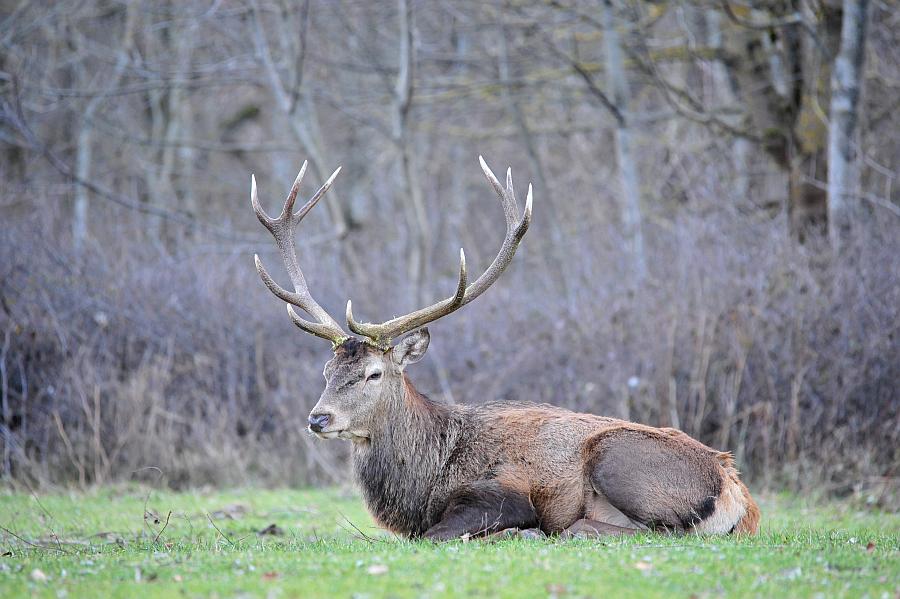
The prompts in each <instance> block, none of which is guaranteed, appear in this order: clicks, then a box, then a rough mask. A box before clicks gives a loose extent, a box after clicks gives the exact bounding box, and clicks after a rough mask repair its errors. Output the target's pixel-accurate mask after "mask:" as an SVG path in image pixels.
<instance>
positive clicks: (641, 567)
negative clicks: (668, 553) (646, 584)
mask: <svg viewBox="0 0 900 599" xmlns="http://www.w3.org/2000/svg"><path fill="white" fill-rule="evenodd" d="M634 567H635V568H637V569H638V570H641V571H642V572H646V571H648V570H652V569H653V564H650V563H648V562H645V561H639V562H635V563H634Z"/></svg>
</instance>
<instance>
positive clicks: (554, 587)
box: [545, 584, 569, 597]
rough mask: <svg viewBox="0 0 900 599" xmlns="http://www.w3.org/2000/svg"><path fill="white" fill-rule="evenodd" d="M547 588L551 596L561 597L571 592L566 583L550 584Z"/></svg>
mask: <svg viewBox="0 0 900 599" xmlns="http://www.w3.org/2000/svg"><path fill="white" fill-rule="evenodd" d="M545 588H546V590H547V594H548V595H550V596H551V597H561V596H563V595H565V594H567V593H568V592H569V589H568V588H566V585H564V584H548V585H547V586H546V587H545Z"/></svg>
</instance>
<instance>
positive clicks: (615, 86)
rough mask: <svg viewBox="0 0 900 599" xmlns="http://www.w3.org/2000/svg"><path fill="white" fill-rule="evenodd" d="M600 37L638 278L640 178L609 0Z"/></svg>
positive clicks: (643, 266)
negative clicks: (602, 43)
mask: <svg viewBox="0 0 900 599" xmlns="http://www.w3.org/2000/svg"><path fill="white" fill-rule="evenodd" d="M603 41H604V44H605V50H606V76H607V85H608V86H609V90H610V92H611V95H612V97H613V103H614V104H615V106H616V108H617V109H618V111H619V114H620V116H619V118H618V119H617V123H616V162H617V165H618V169H619V184H620V186H621V193H622V198H621V203H622V228H623V234H624V237H625V243H626V244H627V245H628V250H629V253H630V254H631V257H632V261H633V264H632V268H633V272H632V274H633V279H634V280H635V281H636V282H639V281H641V280H643V279H644V276H645V275H646V272H647V263H646V258H645V257H644V236H643V232H642V223H641V192H640V180H639V177H638V170H637V164H636V163H635V159H634V145H633V144H634V135H633V132H632V127H631V122H630V121H631V115H630V112H629V110H628V103H629V99H630V98H629V95H630V92H629V89H628V79H627V78H626V75H625V67H624V62H623V60H622V45H621V41H620V40H619V32H618V30H617V29H616V19H615V15H614V13H613V5H612V2H611V1H610V0H606V1H605V2H604V3H603Z"/></svg>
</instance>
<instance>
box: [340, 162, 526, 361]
mask: <svg viewBox="0 0 900 599" xmlns="http://www.w3.org/2000/svg"><path fill="white" fill-rule="evenodd" d="M478 161H479V162H480V163H481V170H482V171H484V176H485V177H487V180H488V182H489V183H490V184H491V187H493V188H494V191H496V192H497V195H498V196H499V197H500V203H501V204H502V205H503V214H504V216H505V217H506V237H505V238H504V239H503V245H501V246H500V251H499V252H498V253H497V257H496V258H494V261H493V262H491V265H490V266H489V267H488V268H487V270H486V271H484V273H482V275H481V276H480V277H478V278H477V279H476V280H475V282H474V283H472V284H471V285H469V286H468V287H467V286H466V255H465V253H464V252H463V250H462V249H460V250H459V283H458V284H457V286H456V293H454V294H453V295H452V296H450V297H448V298H446V299H444V300H441V301H439V302H437V303H436V304H433V305H431V306H428V307H426V308H421V309H419V310H416V311H415V312H411V313H409V314H406V315H404V316H398V317H397V318H393V319H391V320H388V321H387V322H384V323H381V324H372V323H368V322H357V321H356V320H355V319H354V318H353V309H352V304H351V302H350V301H348V302H347V324H348V325H349V327H350V330H351V331H353V332H354V333H356V334H358V335H363V336H365V337H368V338H369V339H371V340H372V341H373V342H374V343H375V344H376V345H378V346H382V347H384V346H387V345H389V344H390V342H391V339H393V338H395V337H397V336H398V335H402V334H403V333H405V332H408V331H411V330H413V329H417V328H419V327H421V326H424V325H426V324H428V323H429V322H434V321H435V320H437V319H438V318H441V317H442V316H446V315H447V314H450V313H451V312H455V311H456V310H459V309H460V308H462V307H463V306H465V305H466V304H468V303H469V302H471V301H472V300H474V299H475V298H476V297H478V296H479V295H481V294H482V293H484V292H485V290H487V288H488V287H490V286H491V285H492V284H493V283H494V281H496V280H497V279H498V278H499V277H500V275H501V274H503V271H504V270H505V269H506V267H507V266H509V263H510V262H511V261H512V258H513V256H514V255H515V253H516V248H517V247H518V246H519V242H520V241H521V240H522V237H523V236H524V235H525V232H526V231H528V225H529V224H531V185H530V184H529V185H528V195H527V196H526V198H525V213H524V214H523V215H522V219H521V220H518V214H519V206H518V204H517V203H516V194H515V192H514V191H513V183H512V171H511V169H507V171H506V188H505V189H504V188H503V186H502V185H500V181H498V180H497V177H496V176H494V173H493V172H492V171H491V169H490V168H488V165H487V164H486V163H485V161H484V158H482V157H481V156H479V157H478Z"/></svg>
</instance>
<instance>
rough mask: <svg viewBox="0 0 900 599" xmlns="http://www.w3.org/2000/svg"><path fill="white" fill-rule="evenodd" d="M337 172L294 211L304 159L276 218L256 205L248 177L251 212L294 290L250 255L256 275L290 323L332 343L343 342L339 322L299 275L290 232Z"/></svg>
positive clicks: (254, 187)
mask: <svg viewBox="0 0 900 599" xmlns="http://www.w3.org/2000/svg"><path fill="white" fill-rule="evenodd" d="M339 172H341V168H340V167H338V168H337V170H335V171H334V172H333V173H332V174H331V176H330V177H329V178H328V180H327V181H325V184H324V185H322V187H320V188H319V191H317V192H316V193H315V194H314V195H313V197H312V198H311V199H310V200H309V201H308V202H307V203H306V205H305V206H303V207H302V208H301V209H300V210H298V211H297V212H294V202H295V201H296V199H297V192H299V191H300V182H301V181H303V175H304V174H306V161H304V162H303V167H302V168H301V169H300V173H299V174H298V175H297V178H296V179H295V180H294V184H293V185H292V186H291V191H290V193H288V196H287V199H286V200H285V201H284V208H282V210H281V214H280V215H279V216H278V218H271V217H270V216H269V215H267V214H266V213H265V211H264V210H263V209H262V206H260V204H259V198H258V197H257V195H256V176H251V179H250V203H251V205H252V206H253V211H254V212H255V213H256V217H257V218H258V219H259V222H261V223H262V224H263V226H265V228H267V229H268V230H269V232H270V233H271V234H272V236H273V237H274V238H275V244H276V245H277V246H278V249H279V250H281V257H282V258H283V259H284V265H285V267H287V271H288V275H290V277H291V283H293V285H294V291H293V292H290V291H288V290H287V289H284V288H283V287H281V286H280V285H279V284H278V283H276V282H275V281H274V280H273V279H272V277H271V276H270V275H269V273H268V272H267V271H266V269H265V267H264V266H263V265H262V262H260V260H259V256H258V255H254V256H253V259H254V260H255V261H256V271H257V272H258V273H259V276H260V278H261V279H262V281H263V283H265V285H266V287H268V288H269V291H271V292H272V293H274V294H275V295H276V296H277V297H278V298H280V299H282V300H284V301H285V302H287V303H288V307H287V311H288V314H289V315H290V317H291V320H293V321H294V324H296V325H297V326H298V327H300V328H301V329H303V330H304V331H306V332H307V333H312V334H313V335H316V336H317V337H321V338H322V339H328V340H329V341H331V342H332V343H333V344H334V345H340V344H341V343H343V342H344V340H345V339H347V337H348V335H347V333H345V332H344V330H343V329H342V328H341V325H339V324H338V323H337V321H336V320H334V319H333V318H332V317H331V316H330V315H329V314H328V312H326V311H325V310H324V309H323V308H322V306H320V305H319V304H318V303H317V302H316V300H314V299H313V297H312V295H311V294H310V293H309V287H307V286H306V279H305V278H304V277H303V271H301V270H300V264H299V263H298V262H297V251H296V249H295V248H294V231H295V230H296V228H297V223H299V222H300V221H301V220H303V217H304V216H306V214H307V213H308V212H309V211H310V210H312V208H313V206H315V205H316V204H317V203H318V202H319V200H320V199H322V196H323V195H325V192H326V191H328V189H329V188H330V187H331V184H332V183H333V182H334V179H335V177H337V175H338V173H339ZM293 306H297V307H298V308H301V309H302V310H303V311H305V312H306V313H307V314H309V315H310V316H312V317H313V318H315V319H316V322H310V321H308V320H304V319H303V318H301V317H300V316H299V315H298V314H297V313H296V312H295V311H294V308H293Z"/></svg>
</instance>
